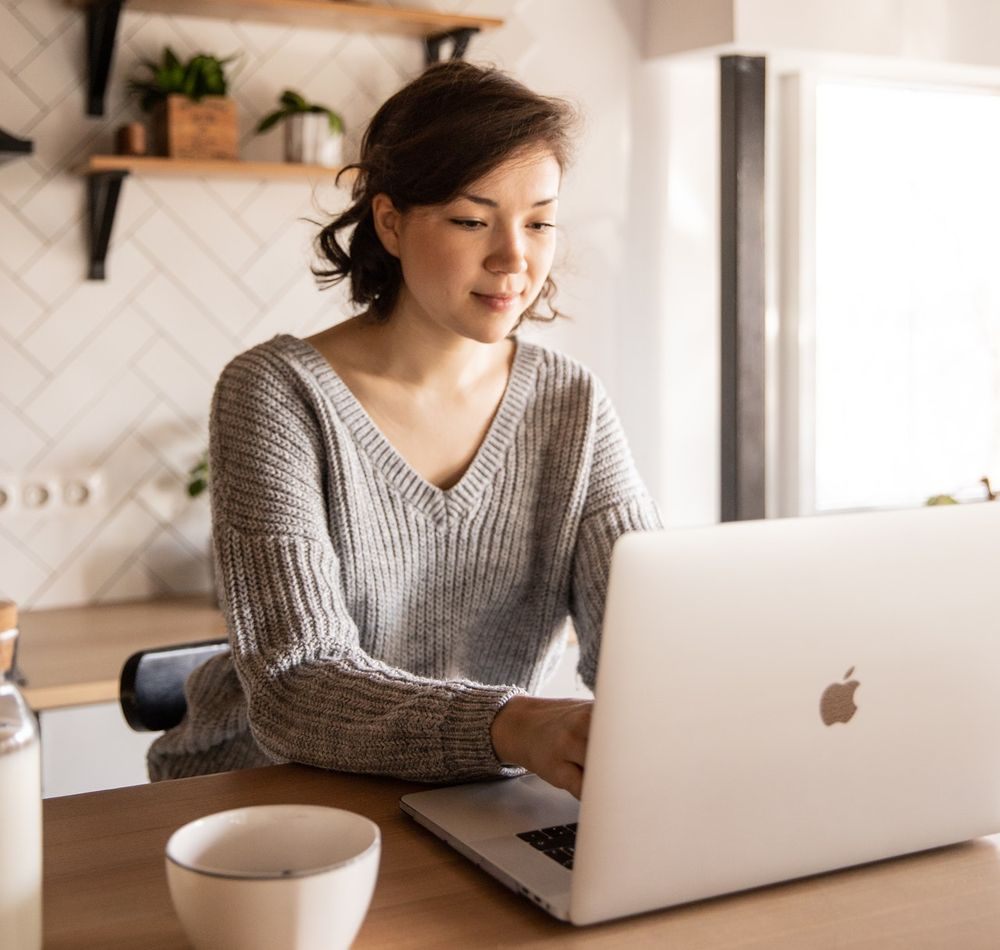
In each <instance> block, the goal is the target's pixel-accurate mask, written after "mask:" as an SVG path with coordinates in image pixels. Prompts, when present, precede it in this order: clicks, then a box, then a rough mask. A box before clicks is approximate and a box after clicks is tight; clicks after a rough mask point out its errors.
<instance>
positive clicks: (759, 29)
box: [644, 0, 1000, 66]
mask: <svg viewBox="0 0 1000 950" xmlns="http://www.w3.org/2000/svg"><path fill="white" fill-rule="evenodd" d="M998 31H1000V4H997V3H996V2H995V0H650V4H649V27H648V29H647V31H646V39H645V44H644V49H645V52H646V54H647V55H648V56H669V55H675V54H678V53H687V52H691V51H694V50H702V51H706V50H714V51H715V52H724V51H728V52H732V51H738V52H744V53H754V54H763V53H774V52H779V51H783V52H789V51H799V52H814V53H837V54H842V55H859V56H874V57H882V58H893V59H906V60H911V61H913V62H922V63H929V62H942V63H956V64H957V63H964V64H968V65H993V66H997V65H1000V47H998V45H997V43H996V36H997V33H998Z"/></svg>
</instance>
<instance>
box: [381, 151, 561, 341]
mask: <svg viewBox="0 0 1000 950" xmlns="http://www.w3.org/2000/svg"><path fill="white" fill-rule="evenodd" d="M560 179H561V172H560V168H559V163H558V162H557V161H556V160H555V158H554V157H553V156H552V154H551V153H550V152H548V151H543V150H535V151H532V152H527V153H522V154H521V155H520V156H516V157H514V158H511V159H509V160H507V161H506V162H504V163H503V164H501V165H499V166H498V167H497V168H496V169H494V170H493V171H492V172H491V173H490V174H488V175H486V176H484V177H483V178H481V179H479V180H478V181H476V182H473V183H472V184H471V185H469V187H468V188H467V189H466V190H465V191H464V192H463V193H462V194H461V195H459V196H458V197H457V198H455V199H454V200H453V201H450V202H448V203H447V204H442V205H422V206H418V207H415V208H412V209H411V210H409V211H406V212H403V213H400V212H397V211H396V210H395V208H394V207H393V206H392V202H391V201H390V200H389V199H388V198H387V197H386V196H385V195H377V196H376V198H375V199H374V201H373V211H374V214H375V223H376V229H377V230H378V233H379V237H380V238H381V239H382V243H383V245H384V246H385V248H386V250H388V251H389V253H391V254H393V255H395V256H396V257H398V258H399V261H400V264H401V266H402V271H403V284H402V286H401V287H400V294H399V299H398V301H397V304H396V308H395V310H394V312H393V315H392V319H399V318H402V319H415V320H419V321H422V322H425V323H428V322H429V323H430V324H433V325H435V326H436V327H438V328H440V329H442V330H446V331H450V332H451V333H454V334H457V335H458V336H461V337H464V338H466V339H470V340H476V341H478V342H480V343H495V342H497V341H499V340H502V339H504V338H505V337H506V336H507V335H508V334H509V333H510V332H511V330H512V329H513V328H514V326H515V325H516V324H517V321H518V320H519V318H520V317H521V314H523V313H524V312H525V310H527V309H528V307H529V306H531V304H532V303H533V302H534V300H535V298H536V297H537V296H538V293H539V291H540V290H541V289H542V285H543V284H544V283H545V279H546V277H548V274H549V271H550V269H551V268H552V259H553V256H554V254H555V248H556V230H555V223H556V203H557V198H558V194H559V183H560Z"/></svg>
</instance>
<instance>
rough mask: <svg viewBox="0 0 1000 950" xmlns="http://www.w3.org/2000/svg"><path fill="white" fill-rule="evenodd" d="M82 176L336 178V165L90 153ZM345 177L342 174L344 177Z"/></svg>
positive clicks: (337, 170) (337, 169)
mask: <svg viewBox="0 0 1000 950" xmlns="http://www.w3.org/2000/svg"><path fill="white" fill-rule="evenodd" d="M81 171H82V172H83V174H85V175H98V174H102V173H104V172H123V173H125V174H136V175H157V176H169V177H182V178H278V179H307V180H314V179H317V178H331V179H332V178H336V177H337V173H338V172H339V171H340V169H339V168H326V167H324V166H322V165H295V164H292V163H291V162H241V161H235V162H232V161H221V160H215V161H212V160H206V161H192V160H190V159H184V158H160V157H156V156H142V157H137V156H131V155H91V156H90V158H89V160H88V161H87V164H86V165H85V166H84V167H83V168H82V169H81ZM344 177H345V178H346V177H347V176H346V175H345V176H344Z"/></svg>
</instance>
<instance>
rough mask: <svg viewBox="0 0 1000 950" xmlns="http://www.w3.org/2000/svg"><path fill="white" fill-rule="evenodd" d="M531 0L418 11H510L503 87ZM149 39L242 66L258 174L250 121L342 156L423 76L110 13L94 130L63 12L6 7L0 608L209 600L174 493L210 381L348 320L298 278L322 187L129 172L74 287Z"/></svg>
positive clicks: (201, 501)
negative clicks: (295, 94) (12, 156)
mask: <svg viewBox="0 0 1000 950" xmlns="http://www.w3.org/2000/svg"><path fill="white" fill-rule="evenodd" d="M544 3H545V0H520V2H518V0H492V2H487V0H483V2H469V0H466V2H463V0H447V2H442V3H440V4H424V5H426V6H436V7H438V8H441V9H448V10H451V11H455V12H467V13H482V14H487V15H493V16H498V17H502V18H504V19H505V20H506V23H505V26H504V27H503V28H501V29H499V30H496V31H491V32H490V33H484V34H482V35H481V36H480V37H477V38H475V39H474V40H473V48H472V50H471V52H470V57H471V58H473V59H484V60H486V61H490V62H494V63H497V64H499V65H501V66H503V67H504V68H507V69H509V70H511V71H512V72H514V73H515V75H517V74H518V72H519V67H520V66H521V64H522V63H523V62H524V61H525V60H526V59H530V58H531V57H532V55H533V54H534V53H535V52H537V47H538V45H539V40H537V39H536V37H535V31H537V30H538V29H539V28H538V27H537V26H533V25H532V24H533V22H534V20H535V19H536V18H534V17H533V16H532V15H531V14H532V11H538V10H540V9H541V7H542V6H544ZM603 5H604V2H603V0H602V6H603ZM549 13H550V11H549V10H545V11H544V12H543V16H544V15H547V14H549ZM553 43H554V41H553ZM164 45H170V46H172V47H173V48H174V49H175V50H176V51H177V52H178V53H179V54H181V55H186V54H191V53H193V52H197V51H205V52H211V53H216V54H218V55H228V54H230V53H234V52H238V53H240V61H239V64H238V66H237V68H236V71H235V73H234V77H233V79H232V80H231V91H232V94H233V96H234V97H235V99H236V101H237V104H238V108H239V111H240V121H241V152H242V156H243V157H244V158H250V159H261V160H279V159H280V158H281V150H282V149H281V130H280V128H279V129H277V130H274V131H272V132H270V133H268V134H266V135H264V136H256V135H255V134H254V127H255V126H256V124H257V122H258V121H259V119H260V117H261V116H262V115H264V114H266V113H267V112H269V111H270V110H271V109H272V108H273V107H274V104H275V101H276V99H277V96H278V95H279V94H280V93H281V91H282V90H284V89H285V88H294V89H298V90H300V91H301V92H303V93H304V94H305V95H306V96H307V97H311V98H313V99H316V100H318V101H321V102H325V103H328V104H330V105H331V106H332V107H334V108H335V109H337V110H338V111H340V112H341V114H342V115H343V116H344V118H345V122H346V126H347V130H348V134H347V140H346V155H347V157H348V158H350V157H352V156H354V155H355V154H356V153H357V147H358V141H359V136H360V133H361V131H362V130H363V127H364V124H365V122H366V121H367V119H368V117H369V116H370V115H371V113H372V112H373V111H374V109H375V108H376V107H377V106H378V104H379V103H380V102H382V101H383V100H384V99H385V98H386V97H387V96H388V95H390V94H391V93H392V92H393V91H395V89H397V88H398V87H399V86H400V85H402V84H403V83H404V82H405V81H407V80H408V79H409V78H411V77H413V76H414V75H416V74H417V73H418V72H419V71H420V69H421V68H422V66H423V49H422V46H421V44H420V43H419V42H418V41H416V40H413V39H410V38H406V37H394V36H384V35H367V34H360V33H340V32H334V31H329V30H314V29H298V28H291V27H284V26H275V25H267V24H260V23H254V22H252V21H239V22H229V21H223V20H214V19H204V18H196V17H172V16H164V15H150V14H143V13H133V12H129V11H128V9H127V8H126V12H124V13H123V15H122V20H121V23H120V26H119V43H118V47H117V53H116V56H115V59H114V60H113V64H112V72H111V77H110V80H109V83H108V94H107V98H106V114H105V116H103V117H100V118H94V117H88V116H87V115H86V114H85V80H84V72H85V66H84V64H85V54H84V49H85V19H84V16H83V15H82V14H81V13H80V12H79V11H77V10H74V9H73V8H71V7H69V6H67V5H65V3H64V0H0V103H2V105H0V127H3V128H6V129H7V130H8V131H10V132H12V133H14V134H16V135H19V136H23V137H26V138H31V139H32V140H33V141H34V145H35V150H34V153H33V154H32V155H31V156H30V157H28V158H22V159H18V160H15V161H10V162H7V163H6V164H3V165H0V366H2V367H3V375H2V382H0V431H2V433H3V438H2V439H0V501H3V500H4V499H5V503H4V504H0V565H2V571H0V596H3V597H7V598H11V599H14V600H16V601H17V602H18V603H19V604H21V606H22V607H35V608H40V607H55V606H69V605H78V604H85V603H92V602H109V601H116V600H129V599H135V598H144V597H148V596H154V595H160V594H163V595H168V594H173V593H186V592H195V591H202V590H207V589H208V587H209V584H210V578H209V570H208V545H209V533H210V525H209V516H208V500H207V497H206V496H204V495H203V496H201V497H199V498H195V499H190V498H189V497H188V496H187V494H186V491H185V484H186V477H187V476H186V473H187V471H188V470H189V469H190V467H191V466H193V465H194V464H195V462H196V461H197V459H198V457H199V455H200V453H201V452H202V450H203V449H204V447H205V444H206V438H207V410H208V404H209V399H210V395H211V391H212V387H213V384H214V381H215V379H216V377H217V376H218V373H219V371H220V370H221V368H222V367H223V366H224V365H225V363H226V362H227V361H228V360H229V359H230V358H231V357H232V356H233V355H235V354H236V353H238V352H240V351H241V350H244V349H246V348H247V347H249V346H252V345H253V344H255V343H257V342H259V341H261V340H264V339H267V338H269V337H270V336H273V335H274V334H275V333H278V332H289V333H294V334H297V335H307V334H309V333H312V332H315V331H316V330H318V329H320V328H322V327H324V326H328V325H330V324H331V323H333V322H335V321H336V320H337V319H339V318H340V317H341V316H342V315H343V314H345V313H346V312H348V308H347V306H346V299H345V296H344V294H343V293H342V292H341V291H339V290H334V291H324V292H320V291H318V290H317V289H316V287H315V285H314V283H313V280H312V277H311V275H310V273H309V270H308V262H309V259H310V253H311V252H310V245H311V239H312V236H313V234H314V232H315V226H314V225H313V224H311V223H310V222H309V220H308V219H313V220H320V219H322V218H324V217H326V216H327V214H328V213H329V212H330V211H331V210H334V209H335V208H337V207H339V206H340V205H341V204H342V203H343V202H344V201H345V199H346V193H344V192H343V191H339V190H338V189H336V188H335V187H334V186H333V185H331V184H325V185H322V186H319V187H316V188H314V187H313V186H312V185H310V184H308V183H305V182H302V183H299V182H285V181H274V180H268V181H257V180H225V179H170V178H153V177H148V178H146V177H141V176H136V175H133V176H130V177H128V178H126V180H125V182H124V185H123V188H122V195H121V200H120V202H119V207H118V214H117V218H116V220H115V224H114V231H113V233H112V237H111V247H110V250H109V253H108V258H107V275H108V279H107V280H105V281H102V282H98V281H88V280H86V279H85V276H86V267H87V249H86V245H87V241H86V226H87V219H86V215H85V203H86V188H85V184H84V179H83V177H82V176H81V175H80V174H79V173H78V169H79V167H80V166H81V164H82V163H83V162H84V161H85V160H86V158H87V156H88V155H89V154H92V153H110V152H111V151H112V142H113V136H114V133H115V130H116V129H117V128H118V127H119V126H120V125H122V124H123V123H125V122H127V121H132V120H135V119H138V118H141V113H140V112H139V111H138V107H137V105H136V104H135V103H134V102H133V101H130V100H129V98H128V96H127V92H126V85H127V80H128V77H129V76H130V75H132V74H133V73H134V72H135V71H136V67H137V65H138V63H139V61H140V60H141V59H145V58H159V56H160V53H161V50H162V48H163V46H164ZM561 55H563V56H565V57H567V58H569V57H570V54H569V53H568V52H567V53H562V54H561ZM81 484H82V485H83V486H84V487H83V488H82V489H81V488H80V485H81ZM67 491H68V492H70V494H73V493H74V492H75V493H76V497H78V496H79V495H80V494H81V492H82V493H86V494H88V497H87V500H86V501H85V502H84V503H82V504H80V503H76V504H74V503H73V500H74V499H73V498H69V499H68V498H66V497H64V495H65V493H66V492H67ZM44 496H47V501H45V502H44V503H42V504H40V505H39V504H38V500H39V498H40V497H44Z"/></svg>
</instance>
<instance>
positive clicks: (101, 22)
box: [87, 0, 124, 115]
mask: <svg viewBox="0 0 1000 950" xmlns="http://www.w3.org/2000/svg"><path fill="white" fill-rule="evenodd" d="M123 3H124V0H94V2H93V3H92V4H91V5H90V6H89V7H87V115H104V93H105V91H106V90H107V88H108V75H109V74H110V72H111V57H112V56H113V55H114V51H115V35H116V34H117V32H118V15H119V14H120V13H121V10H122V5H123Z"/></svg>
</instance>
